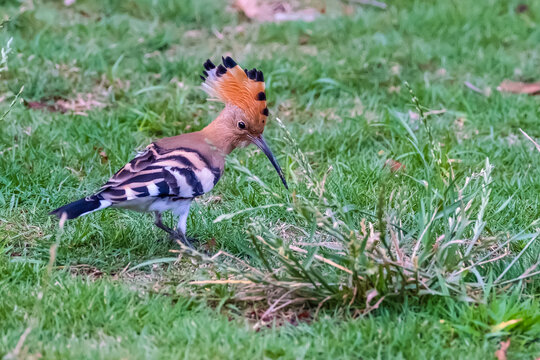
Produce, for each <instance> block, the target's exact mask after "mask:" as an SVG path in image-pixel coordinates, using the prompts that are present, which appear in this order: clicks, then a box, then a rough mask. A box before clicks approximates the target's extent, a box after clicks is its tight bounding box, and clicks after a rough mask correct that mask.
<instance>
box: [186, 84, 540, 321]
mask: <svg viewBox="0 0 540 360" xmlns="http://www.w3.org/2000/svg"><path fill="white" fill-rule="evenodd" d="M411 94H412V97H413V103H414V104H415V106H416V108H417V110H418V113H419V114H420V117H421V118H422V120H423V123H424V125H425V129H424V133H425V134H426V135H427V136H426V142H425V143H424V144H422V143H421V141H420V140H419V139H418V138H417V137H416V135H415V134H414V133H413V132H412V131H411V130H410V129H409V128H406V133H407V134H409V135H408V137H407V140H408V141H409V142H410V143H411V146H412V149H413V151H414V152H415V154H414V156H416V157H417V158H418V159H419V162H420V163H421V164H423V167H421V168H420V169H419V170H418V174H414V175H415V176H416V177H417V179H422V180H417V183H418V188H417V189H415V191H416V196H410V194H408V193H406V191H405V190H403V189H400V188H396V189H392V190H390V189H387V188H386V185H385V184H388V183H391V182H392V179H393V177H397V176H412V175H407V174H400V173H399V172H390V171H386V175H385V176H387V177H388V181H385V182H384V184H381V186H380V192H379V201H378V205H377V212H376V214H374V216H373V217H372V218H369V219H367V218H361V217H360V216H357V217H355V216H350V215H351V214H350V212H351V211H356V210H354V209H351V208H350V207H348V206H345V205H346V204H343V203H341V202H340V201H339V200H338V198H337V197H336V196H334V195H333V194H332V193H331V192H329V191H326V186H325V183H326V179H327V175H328V173H329V172H330V171H331V168H330V169H329V170H328V172H326V173H325V174H324V176H323V177H322V179H321V180H318V179H317V177H316V176H315V175H314V172H313V170H312V169H311V166H310V165H309V162H308V161H307V159H306V157H305V156H304V154H303V153H302V152H301V151H300V149H299V148H298V147H297V145H296V142H295V141H294V140H293V139H292V137H291V135H290V134H289V133H288V131H287V129H286V128H285V127H284V126H283V124H282V123H281V121H279V119H278V123H279V124H280V125H281V127H282V129H283V132H284V135H285V139H286V141H287V143H288V144H289V145H290V147H291V149H292V152H291V153H292V155H291V158H292V161H293V163H294V164H296V165H297V166H298V168H299V169H301V172H300V173H301V175H300V177H299V178H298V181H297V182H298V183H304V184H306V186H307V190H306V191H302V193H296V192H293V194H292V197H291V199H290V201H289V200H288V199H286V198H285V197H284V196H283V195H280V194H277V193H275V192H273V191H272V190H271V189H270V188H269V187H267V186H266V185H265V184H264V183H263V182H262V181H261V180H260V179H259V178H258V177H256V176H254V175H253V174H252V173H251V172H250V171H249V170H248V169H247V168H245V167H243V166H241V165H240V164H239V163H238V162H234V161H233V166H234V167H235V168H236V169H238V170H240V171H242V172H244V173H246V174H247V175H248V176H249V177H250V179H251V180H252V181H255V182H257V183H259V185H260V186H261V188H262V191H264V192H265V193H266V194H267V195H268V196H269V197H271V198H273V199H275V200H276V203H275V204H273V205H266V206H265V207H273V206H276V207H286V208H287V210H288V211H289V212H290V213H291V214H292V215H293V216H294V217H295V220H296V223H297V224H298V223H300V224H303V225H304V229H308V230H307V231H306V232H305V234H304V236H302V237H303V239H302V241H300V240H299V239H296V238H294V237H293V238H291V237H289V236H283V233H282V232H280V231H275V229H273V228H271V227H269V226H267V225H265V224H263V223H260V222H257V221H253V222H252V223H251V224H249V226H248V230H247V233H248V236H249V238H250V239H251V242H252V245H253V247H254V249H255V250H256V253H257V254H258V259H257V260H258V262H259V264H260V266H252V265H250V264H248V263H247V262H245V261H243V260H241V259H238V258H236V257H234V256H232V255H230V254H227V253H224V252H222V251H220V252H218V253H217V254H216V255H214V256H213V257H208V256H206V255H204V254H201V253H199V252H197V251H194V250H191V249H187V248H184V249H183V251H182V254H187V255H189V256H191V257H193V258H196V259H197V260H198V261H200V262H201V263H203V262H204V263H207V264H210V266H209V267H207V270H210V272H211V273H212V274H213V275H212V276H211V277H212V278H211V279H208V280H200V281H193V282H191V284H192V285H194V286H197V287H199V286H214V287H215V286H218V287H222V289H223V287H225V289H227V291H230V298H232V299H234V300H240V301H248V302H257V301H263V302H267V303H268V308H267V310H266V312H265V313H264V314H263V315H262V316H261V321H260V322H259V323H258V324H259V326H260V324H262V323H264V319H267V318H270V317H271V316H272V314H274V313H276V312H278V311H280V310H282V309H285V308H288V307H290V306H291V305H294V304H306V303H307V304H311V305H312V306H315V307H316V308H317V311H318V309H320V308H321V307H322V306H324V305H325V304H326V305H330V304H331V305H333V306H338V307H344V308H349V309H353V310H354V311H355V312H356V313H357V314H363V313H367V312H369V311H371V310H373V309H376V308H377V307H379V305H380V304H381V302H382V301H383V300H384V299H386V298H389V297H403V296H433V295H435V296H448V297H452V298H455V299H459V300H463V301H468V302H481V301H483V299H485V296H486V295H487V294H489V293H491V292H492V291H498V290H500V289H504V288H505V285H509V284H512V283H515V282H519V281H521V280H523V279H526V278H530V277H532V276H535V275H538V274H539V273H540V272H539V271H538V269H537V266H538V263H537V264H535V265H533V266H532V267H530V268H529V269H527V270H526V271H524V272H522V273H520V274H519V275H517V276H513V277H509V274H510V273H511V271H510V270H511V269H512V268H513V266H514V265H515V264H516V262H517V261H518V259H519V258H520V257H521V256H523V254H524V253H525V252H526V251H527V249H528V248H529V246H530V245H531V244H532V243H533V242H534V241H535V239H537V238H538V236H539V234H540V230H539V229H538V227H537V225H538V222H535V223H533V224H531V225H530V226H529V227H528V228H527V229H523V231H522V232H520V233H519V234H516V235H514V236H506V235H505V236H503V235H501V236H497V235H491V234H487V232H486V231H485V226H486V220H485V214H486V211H487V209H488V207H489V206H490V193H491V188H490V184H491V182H492V176H491V174H492V171H493V166H492V165H491V163H490V162H489V159H486V160H485V164H484V166H483V168H482V169H481V170H480V171H477V172H471V173H470V174H469V175H467V176H458V175H456V173H455V172H454V169H453V167H452V164H453V162H452V161H449V160H450V159H448V158H445V157H444V156H443V153H442V151H441V149H440V148H439V147H438V145H437V143H436V142H435V141H434V139H433V135H432V134H431V131H430V129H429V127H428V124H427V122H426V121H425V116H424V114H423V111H422V107H421V106H420V104H419V103H418V100H417V98H416V97H415V96H414V94H413V93H412V91H411ZM401 125H402V126H404V127H407V124H406V123H405V122H402V123H401ZM407 202H414V204H413V205H414V206H413V208H414V209H417V210H416V213H415V214H414V216H412V217H411V216H407V214H406V208H408V209H410V205H411V204H410V203H409V204H407ZM505 205H507V204H503V206H501V207H500V208H499V209H498V211H499V212H500V211H503V210H504V208H505ZM261 208H262V207H261ZM251 210H253V209H244V210H241V211H239V212H236V213H232V214H226V215H222V216H220V217H219V218H218V219H216V221H223V220H226V219H230V218H232V217H234V216H236V215H238V214H241V213H245V212H248V211H251ZM409 215H410V214H409ZM358 218H361V220H360V221H356V222H355V220H351V219H358ZM535 226H536V228H535ZM531 228H532V229H534V230H533V231H532V232H530V229H531ZM321 239H323V240H324V241H321ZM514 242H520V243H521V244H523V245H524V246H523V247H522V250H521V251H520V252H519V253H518V254H517V255H514V254H513V253H512V252H511V251H510V249H509V247H510V244H512V243H514ZM495 264H496V265H497V266H493V265H495ZM497 269H502V270H497Z"/></svg>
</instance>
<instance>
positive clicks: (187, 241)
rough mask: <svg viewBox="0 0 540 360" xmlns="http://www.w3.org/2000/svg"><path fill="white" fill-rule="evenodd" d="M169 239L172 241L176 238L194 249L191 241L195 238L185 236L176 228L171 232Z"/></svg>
mask: <svg viewBox="0 0 540 360" xmlns="http://www.w3.org/2000/svg"><path fill="white" fill-rule="evenodd" d="M171 239H172V240H174V241H176V240H177V241H180V242H181V243H182V244H184V245H185V246H187V247H188V248H190V249H195V247H193V244H192V243H191V242H192V241H194V240H196V239H193V238H188V237H186V235H185V234H184V233H183V232H181V231H178V230H175V231H173V232H172V234H171Z"/></svg>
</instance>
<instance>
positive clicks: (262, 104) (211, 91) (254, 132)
mask: <svg viewBox="0 0 540 360" xmlns="http://www.w3.org/2000/svg"><path fill="white" fill-rule="evenodd" d="M204 69H205V70H204V71H203V75H201V79H202V80H203V81H204V82H203V84H202V87H203V90H204V91H206V93H207V94H208V95H209V96H210V98H209V99H210V100H215V101H220V102H223V103H225V109H224V110H223V111H222V112H221V114H220V116H218V118H217V119H216V120H214V121H213V122H212V123H211V124H210V125H209V126H208V127H207V128H206V129H205V132H206V134H207V138H211V139H210V142H212V143H214V145H216V147H217V148H220V149H221V150H222V152H224V153H229V152H230V151H232V150H233V149H234V148H237V147H243V146H246V145H248V144H250V143H253V144H255V145H257V146H258V147H259V148H260V149H261V150H262V151H263V152H264V153H265V154H266V156H267V157H268V159H269V160H270V162H272V165H274V167H275V169H276V171H277V172H278V174H279V176H280V177H281V181H282V182H283V184H284V185H285V187H287V183H286V182H285V178H284V176H283V172H282V171H281V168H280V167H279V164H278V163H277V161H276V159H275V157H274V155H273V154H272V152H271V151H270V148H269V147H268V145H266V142H265V141H264V138H263V137H262V133H263V131H264V127H265V126H266V120H267V118H268V108H267V107H266V92H265V88H264V76H263V73H262V71H260V70H257V69H252V70H247V69H242V68H241V67H240V66H238V64H237V63H236V62H235V61H234V60H233V59H232V58H230V57H229V56H227V57H222V64H219V65H218V66H216V65H214V64H213V63H212V61H210V60H206V62H205V63H204Z"/></svg>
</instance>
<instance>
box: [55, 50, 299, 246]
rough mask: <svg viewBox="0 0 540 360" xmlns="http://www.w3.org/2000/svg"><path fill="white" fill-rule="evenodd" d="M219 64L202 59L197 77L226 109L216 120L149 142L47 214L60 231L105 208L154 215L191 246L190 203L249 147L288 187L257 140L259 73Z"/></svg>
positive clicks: (262, 112)
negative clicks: (100, 181) (166, 216)
mask: <svg viewBox="0 0 540 360" xmlns="http://www.w3.org/2000/svg"><path fill="white" fill-rule="evenodd" d="M222 61H223V63H222V64H219V65H218V66H217V67H216V66H215V65H214V64H213V63H212V62H211V61H210V60H207V61H206V62H205V63H204V65H203V66H204V69H205V70H204V71H203V74H204V76H201V78H202V80H203V83H202V87H203V90H204V91H205V92H206V93H207V94H208V95H209V100H216V101H220V102H222V103H224V104H225V107H224V108H223V110H222V111H221V113H220V114H219V115H218V116H217V118H216V119H215V120H213V121H212V122H211V123H210V124H209V125H208V126H206V127H205V128H204V129H202V130H200V131H196V132H192V133H186V134H181V135H177V136H173V137H168V138H163V139H160V140H157V141H154V142H153V143H151V144H150V145H148V146H147V147H146V149H145V150H144V151H142V152H140V153H139V154H138V155H137V156H136V157H135V158H134V159H133V160H131V161H130V162H129V163H128V164H126V165H125V166H124V167H123V168H121V169H120V170H119V171H118V172H117V173H116V174H114V175H113V177H112V178H110V179H109V181H107V182H106V183H105V185H103V186H102V187H101V189H99V191H98V192H96V193H95V194H92V195H90V196H87V197H85V198H83V199H80V200H77V201H74V202H72V203H69V204H67V205H64V206H62V207H60V208H58V209H56V210H54V211H52V212H51V214H53V215H56V216H58V218H59V219H60V225H61V226H63V224H64V222H65V221H66V220H69V219H75V218H77V217H79V216H82V215H86V214H89V213H92V212H94V211H98V210H103V209H105V208H108V207H111V208H122V209H130V210H135V211H141V212H153V213H154V214H155V225H156V226H157V227H159V228H160V229H162V230H164V231H165V232H167V233H168V234H169V235H171V237H173V238H174V239H178V240H180V241H181V242H182V243H183V244H185V245H186V246H189V247H192V245H191V243H190V241H189V240H188V238H187V237H186V222H187V217H188V213H189V209H190V206H191V203H192V201H193V199H194V198H196V197H198V196H201V195H203V194H205V193H207V192H209V191H210V190H212V188H213V187H214V186H215V185H216V183H217V182H218V180H219V179H220V177H221V176H222V175H223V171H224V167H225V159H226V157H227V155H228V154H230V153H231V152H232V151H233V150H234V149H236V148H242V147H245V146H247V145H249V144H251V143H253V144H255V145H256V146H258V147H259V148H260V149H261V150H262V152H263V153H264V154H265V155H266V156H267V157H268V159H269V160H270V162H271V163H272V165H273V166H274V168H275V169H276V171H277V173H278V175H279V177H280V178H281V181H282V182H283V185H284V186H285V188H288V187H287V182H286V181H285V177H284V175H283V172H282V170H281V168H280V166H279V164H278V162H277V160H276V158H275V157H274V155H273V154H272V151H271V150H270V148H269V147H268V145H267V144H266V142H265V140H264V138H263V136H262V133H263V131H264V127H265V126H266V122H267V118H268V108H267V107H266V93H265V85H264V76H263V73H262V72H261V71H258V70H257V69H252V70H249V71H248V70H247V69H242V68H241V67H240V66H238V65H237V64H236V62H235V61H234V60H233V59H232V58H230V57H226V58H223V57H222ZM168 210H171V211H172V213H173V214H174V215H175V216H178V225H177V227H176V230H173V229H171V228H169V227H167V226H165V225H164V224H163V222H162V218H161V214H162V213H163V212H164V211H168Z"/></svg>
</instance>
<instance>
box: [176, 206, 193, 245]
mask: <svg viewBox="0 0 540 360" xmlns="http://www.w3.org/2000/svg"><path fill="white" fill-rule="evenodd" d="M191 201H192V199H182V200H179V201H178V206H177V208H176V209H174V210H173V212H174V213H175V214H176V215H178V226H177V227H176V230H175V231H174V235H173V236H174V237H175V238H177V239H178V240H180V241H181V242H182V243H183V244H184V245H186V246H187V247H190V248H192V249H193V245H192V244H191V241H189V239H188V238H187V237H186V226H187V217H188V214H189V208H190V206H191Z"/></svg>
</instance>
